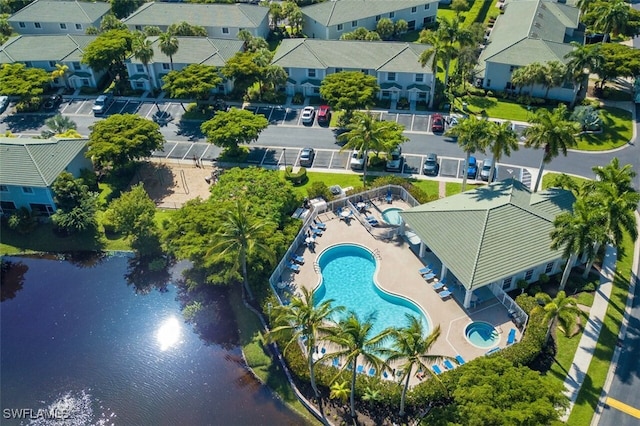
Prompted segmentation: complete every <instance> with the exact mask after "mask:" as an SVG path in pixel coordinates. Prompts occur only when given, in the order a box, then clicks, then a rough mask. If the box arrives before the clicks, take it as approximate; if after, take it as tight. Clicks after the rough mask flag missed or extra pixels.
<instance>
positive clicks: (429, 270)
mask: <svg viewBox="0 0 640 426" xmlns="http://www.w3.org/2000/svg"><path fill="white" fill-rule="evenodd" d="M430 272H433V269H431V265H429V266H425V267H424V268H422V269H419V270H418V273H419V274H420V275H424V274H428V273H430Z"/></svg>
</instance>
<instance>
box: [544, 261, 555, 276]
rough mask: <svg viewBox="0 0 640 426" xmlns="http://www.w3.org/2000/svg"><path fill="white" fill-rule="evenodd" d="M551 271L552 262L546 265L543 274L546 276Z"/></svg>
mask: <svg viewBox="0 0 640 426" xmlns="http://www.w3.org/2000/svg"><path fill="white" fill-rule="evenodd" d="M551 271H553V262H549V263H547V266H545V268H544V273H545V274H548V273H549V272H551Z"/></svg>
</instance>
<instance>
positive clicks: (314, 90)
mask: <svg viewBox="0 0 640 426" xmlns="http://www.w3.org/2000/svg"><path fill="white" fill-rule="evenodd" d="M313 94H314V95H319V94H320V88H319V87H314V88H313Z"/></svg>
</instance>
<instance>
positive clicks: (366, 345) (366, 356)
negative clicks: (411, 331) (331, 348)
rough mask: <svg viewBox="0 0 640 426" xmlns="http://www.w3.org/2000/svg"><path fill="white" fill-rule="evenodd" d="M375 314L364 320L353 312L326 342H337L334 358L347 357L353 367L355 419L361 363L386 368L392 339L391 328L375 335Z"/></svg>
mask: <svg viewBox="0 0 640 426" xmlns="http://www.w3.org/2000/svg"><path fill="white" fill-rule="evenodd" d="M375 320H376V317H375V314H371V315H369V316H367V317H366V318H364V319H362V320H361V319H360V318H359V317H358V314H356V313H355V312H353V311H350V312H349V313H348V314H347V316H346V318H343V319H341V320H340V321H339V322H338V324H337V326H333V328H332V329H331V330H329V333H328V334H327V335H326V336H325V339H326V340H328V341H330V342H333V343H335V344H336V345H337V346H338V348H339V349H338V350H337V351H336V352H334V353H332V354H331V356H337V357H344V359H345V363H344V367H342V368H343V369H344V368H346V366H350V368H351V370H352V375H351V395H350V403H351V417H353V418H354V419H355V417H356V405H355V404H356V403H355V391H356V374H357V366H358V365H360V364H359V360H360V359H362V360H363V361H364V364H369V365H371V366H373V367H374V368H376V369H377V370H378V371H380V370H381V369H382V368H383V367H384V368H388V367H386V363H385V362H384V361H383V359H382V356H383V355H384V354H385V349H384V346H383V344H384V343H385V342H386V341H387V340H388V339H389V338H391V336H392V334H393V330H392V329H391V328H387V329H385V330H382V331H381V332H380V333H378V334H376V335H372V334H373V325H374V323H375Z"/></svg>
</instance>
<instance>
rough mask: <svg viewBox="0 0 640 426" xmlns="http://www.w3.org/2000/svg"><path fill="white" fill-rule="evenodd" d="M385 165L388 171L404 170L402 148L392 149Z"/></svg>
mask: <svg viewBox="0 0 640 426" xmlns="http://www.w3.org/2000/svg"><path fill="white" fill-rule="evenodd" d="M385 167H386V169H387V170H388V171H392V172H399V171H400V170H402V148H400V147H397V148H396V149H394V150H393V151H391V153H390V154H389V159H388V160H387V164H386V166H385Z"/></svg>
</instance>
